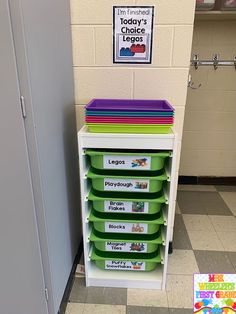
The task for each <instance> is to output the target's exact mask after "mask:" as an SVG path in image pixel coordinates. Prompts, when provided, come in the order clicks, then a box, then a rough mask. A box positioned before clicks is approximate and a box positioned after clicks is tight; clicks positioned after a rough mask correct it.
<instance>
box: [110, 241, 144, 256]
mask: <svg viewBox="0 0 236 314" xmlns="http://www.w3.org/2000/svg"><path fill="white" fill-rule="evenodd" d="M106 251H108V252H132V253H147V243H140V242H128V243H126V242H112V241H110V242H106Z"/></svg>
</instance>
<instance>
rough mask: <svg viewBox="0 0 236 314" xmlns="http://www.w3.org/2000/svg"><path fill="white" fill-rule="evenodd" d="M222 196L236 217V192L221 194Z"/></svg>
mask: <svg viewBox="0 0 236 314" xmlns="http://www.w3.org/2000/svg"><path fill="white" fill-rule="evenodd" d="M220 196H221V197H222V198H223V200H224V201H225V203H226V204H227V206H228V207H229V209H230V210H231V212H232V213H233V214H234V215H236V192H220Z"/></svg>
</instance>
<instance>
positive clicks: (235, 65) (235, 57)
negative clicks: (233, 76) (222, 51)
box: [234, 56, 236, 70]
mask: <svg viewBox="0 0 236 314" xmlns="http://www.w3.org/2000/svg"><path fill="white" fill-rule="evenodd" d="M234 67H235V70H236V56H234Z"/></svg>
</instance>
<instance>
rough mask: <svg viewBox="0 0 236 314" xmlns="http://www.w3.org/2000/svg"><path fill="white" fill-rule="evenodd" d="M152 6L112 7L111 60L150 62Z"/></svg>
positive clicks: (117, 61)
mask: <svg viewBox="0 0 236 314" xmlns="http://www.w3.org/2000/svg"><path fill="white" fill-rule="evenodd" d="M153 17H154V6H114V7H113V62H114V63H151V61H152V32H153Z"/></svg>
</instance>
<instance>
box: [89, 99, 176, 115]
mask: <svg viewBox="0 0 236 314" xmlns="http://www.w3.org/2000/svg"><path fill="white" fill-rule="evenodd" d="M86 109H87V110H91V111H104V110H109V111H163V112H172V111H174V108H173V107H172V106H171V105H170V104H169V103H168V101H166V100H133V99H93V100H91V101H90V102H89V103H88V104H87V105H86Z"/></svg>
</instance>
